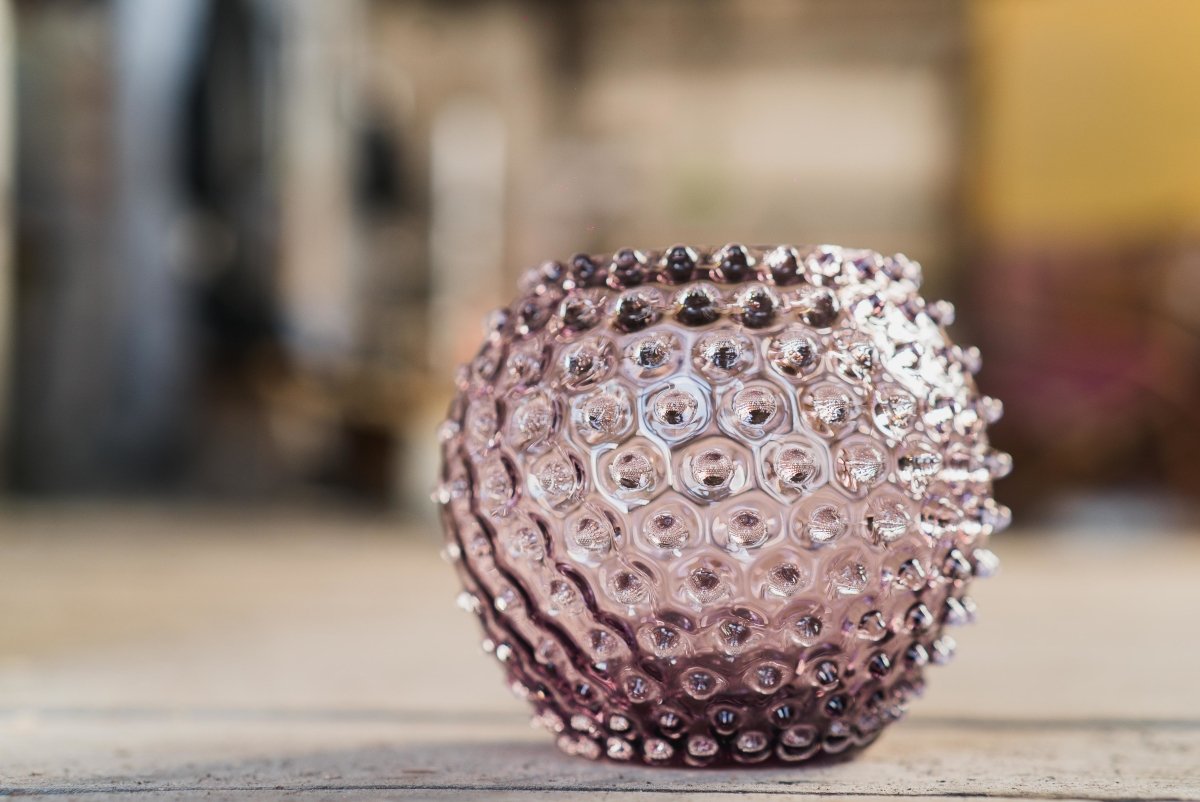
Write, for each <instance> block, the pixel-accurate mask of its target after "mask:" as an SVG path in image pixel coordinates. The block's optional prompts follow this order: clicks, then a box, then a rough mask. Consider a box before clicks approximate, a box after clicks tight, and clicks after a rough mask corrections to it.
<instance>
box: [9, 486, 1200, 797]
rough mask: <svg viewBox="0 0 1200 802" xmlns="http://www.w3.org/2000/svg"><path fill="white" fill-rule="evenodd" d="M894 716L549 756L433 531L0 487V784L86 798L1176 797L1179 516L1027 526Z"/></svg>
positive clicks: (1188, 622)
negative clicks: (664, 751)
mask: <svg viewBox="0 0 1200 802" xmlns="http://www.w3.org/2000/svg"><path fill="white" fill-rule="evenodd" d="M996 548H997V551H998V552H999V553H1000V555H1001V557H1002V559H1003V560H1004V562H1005V565H1004V570H1003V572H1002V573H1001V574H1000V576H998V577H997V578H995V579H993V580H990V581H989V582H987V583H980V584H979V585H978V586H977V587H976V588H975V593H974V595H975V596H976V598H977V600H978V601H979V607H980V611H981V620H980V623H979V624H978V625H977V626H975V627H970V628H966V629H962V630H958V631H956V632H955V636H956V638H957V639H958V641H959V646H960V649H959V657H958V659H957V660H956V662H955V663H954V664H953V665H952V666H950V667H948V668H945V669H934V670H933V671H932V672H931V675H930V686H929V692H928V694H927V697H926V698H925V699H922V700H919V701H918V702H917V703H915V704H914V706H913V714H912V717H911V719H910V720H909V721H906V722H903V723H901V724H900V725H897V726H896V727H894V728H892V730H891V731H889V732H888V733H887V734H885V736H884V737H883V738H882V739H881V740H880V742H879V743H877V744H876V745H875V746H873V747H872V748H871V749H870V750H868V751H867V752H866V753H865V754H864V755H863V756H861V757H860V758H859V759H857V760H855V761H854V762H851V763H847V764H841V765H828V766H818V767H811V768H796V769H785V770H774V769H772V770H762V769H754V770H743V771H735V772H726V771H698V772H687V771H683V772H673V771H666V770H650V769H640V768H636V767H628V766H614V765H612V764H590V763H587V762H585V761H582V760H579V759H568V758H565V757H562V756H560V755H559V754H558V753H557V752H556V751H555V749H554V748H553V746H552V745H551V744H550V739H549V738H548V737H547V736H546V735H545V734H543V733H539V732H533V731H531V730H529V728H528V727H527V725H526V724H525V723H524V715H523V708H522V706H521V705H520V704H518V703H517V702H515V701H514V700H512V699H511V698H510V697H509V696H508V695H507V693H506V692H505V691H504V690H503V688H502V684H501V682H500V678H499V672H498V670H497V666H496V664H495V662H494V660H492V659H490V658H485V657H484V656H483V655H481V654H480V652H479V649H478V645H477V641H478V637H479V635H478V631H477V628H476V625H475V623H474V621H473V620H472V619H471V618H470V617H469V616H467V615H465V614H462V613H460V612H458V611H457V610H456V609H455V608H454V607H453V604H452V599H453V596H454V594H455V592H456V588H455V584H454V580H453V577H452V575H451V572H450V571H449V569H448V568H447V567H446V566H444V565H442V564H441V563H440V561H439V560H438V559H437V557H436V539H435V538H434V537H433V536H432V533H430V532H428V531H426V532H420V531H413V530H412V529H411V528H407V529H406V528H404V527H401V526H399V525H397V524H396V523H395V522H392V521H387V520H382V519H373V520H362V519H358V520H353V519H345V518H338V517H332V518H327V517H319V516H317V517H308V518H304V517H300V516H296V515H265V516H264V515H254V516H248V515H245V514H242V513H240V512H237V511H232V512H228V513H213V512H211V511H206V512H200V513H192V514H188V513H187V512H186V511H179V510H174V509H166V510H155V509H149V510H111V509H104V508H82V509H75V510H72V509H37V508H34V509H32V510H26V511H24V512H22V511H20V510H18V511H11V510H10V511H7V512H4V513H0V554H3V555H4V566H5V582H3V583H0V609H2V610H5V611H9V610H15V611H17V614H15V615H5V616H0V786H2V787H4V788H6V789H7V792H8V793H20V794H38V795H43V796H46V795H52V796H64V795H65V796H74V795H81V796H83V797H85V798H88V799H97V798H105V797H108V796H112V797H114V798H127V797H128V795H130V794H136V793H150V794H151V795H160V796H162V795H167V796H170V797H172V798H177V797H178V798H186V797H187V796H196V797H200V796H204V795H209V794H211V795H216V796H218V797H220V798H238V797H246V798H255V799H274V798H282V797H284V796H289V795H294V794H303V795H304V798H330V799H358V798H364V799H367V798H441V797H446V796H457V795H462V796H464V797H466V798H480V799H505V798H512V799H517V798H529V797H539V796H540V797H542V798H553V799H562V798H587V799H598V798H604V797H605V796H606V795H609V794H615V795H617V796H618V797H620V798H628V796H629V795H630V794H632V793H634V792H636V793H637V798H639V799H644V798H655V797H656V796H657V797H661V798H679V796H680V795H684V796H689V795H690V796H695V795H699V794H705V795H710V796H712V797H713V798H723V797H728V798H734V797H736V798H738V799H745V798H747V796H749V797H751V798H753V797H754V796H762V797H764V798H771V797H774V796H778V795H802V796H812V797H827V796H853V797H858V796H867V797H869V796H878V795H902V796H906V797H913V798H924V797H930V798H938V797H945V796H966V797H975V796H979V797H989V798H1037V799H1058V798H1083V799H1115V798H1132V797H1140V798H1152V799H1163V800H1167V799H1200V778H1198V777H1197V767H1198V766H1200V693H1197V691H1196V685H1195V683H1196V671H1195V666H1196V665H1200V639H1197V638H1196V637H1195V634H1196V632H1197V628H1196V622H1195V610H1196V609H1197V602H1200V585H1198V584H1197V583H1196V582H1195V580H1194V577H1195V576H1197V574H1198V573H1200V539H1198V538H1196V537H1194V536H1192V537H1186V538H1184V537H1178V536H1175V537H1172V536H1167V535H1165V534H1164V535H1162V536H1157V537H1132V536H1131V537H1127V538H1121V539H1102V538H1096V537H1079V536H1077V537H1063V536H1053V537H1051V536H1049V535H1039V536H1033V535H1031V534H1026V535H1025V536H1024V537H1021V536H1013V537H1009V538H1003V539H1001V540H1000V542H999V543H997V544H996Z"/></svg>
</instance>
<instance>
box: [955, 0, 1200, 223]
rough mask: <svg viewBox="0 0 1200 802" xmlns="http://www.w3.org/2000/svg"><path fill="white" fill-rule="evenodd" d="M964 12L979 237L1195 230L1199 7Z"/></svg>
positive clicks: (1040, 6) (1120, 3)
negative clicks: (969, 44)
mask: <svg viewBox="0 0 1200 802" xmlns="http://www.w3.org/2000/svg"><path fill="white" fill-rule="evenodd" d="M971 14H972V16H971V25H970V28H971V31H972V36H973V37H974V40H975V41H974V42H973V44H974V46H975V48H976V50H975V54H976V60H975V64H976V70H975V75H974V81H975V85H974V86H973V87H972V90H973V91H972V92H971V96H972V98H973V102H974V103H976V104H978V105H977V108H976V109H975V110H974V111H975V112H976V113H975V114H973V115H972V117H973V123H972V126H973V129H974V130H973V131H972V136H971V140H972V142H971V143H970V147H972V148H973V149H974V150H975V152H974V154H973V156H974V158H973V159H971V160H970V161H973V163H974V164H975V165H976V167H975V172H974V175H973V176H972V193H971V195H972V200H973V204H974V206H975V210H974V212H975V213H974V217H975V219H976V220H977V221H978V224H979V226H980V232H979V233H980V234H982V235H983V236H984V237H985V238H986V239H988V240H990V241H993V242H996V241H1008V242H1014V241H1015V242H1017V243H1020V242H1045V241H1051V242H1055V241H1059V242H1060V244H1061V241H1062V240H1068V241H1079V240H1083V241H1087V242H1092V243H1095V242H1106V241H1121V240H1124V241H1129V240H1130V239H1142V238H1161V237H1171V236H1180V235H1183V236H1186V235H1188V234H1195V233H1196V232H1198V231H1200V95H1198V93H1197V79H1198V78H1200V2H1197V1H1196V0H1139V1H1138V2H1129V0H980V1H979V2H976V3H974V4H973V7H972V12H971Z"/></svg>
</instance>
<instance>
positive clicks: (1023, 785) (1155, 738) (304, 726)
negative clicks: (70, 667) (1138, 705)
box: [0, 711, 1200, 800]
mask: <svg viewBox="0 0 1200 802" xmlns="http://www.w3.org/2000/svg"><path fill="white" fill-rule="evenodd" d="M0 740H2V741H3V742H5V743H7V744H9V745H10V746H12V747H15V749H12V750H11V751H10V750H9V749H6V752H9V755H8V758H7V760H6V762H8V763H9V766H10V768H9V770H8V771H7V772H5V776H6V777H7V779H6V780H5V781H4V783H3V785H4V786H6V791H7V792H8V793H20V794H32V795H45V796H58V795H75V794H79V795H86V796H87V798H93V797H95V796H112V797H114V798H117V797H121V798H126V799H128V798H129V797H130V796H131V795H132V796H137V795H141V794H162V795H170V796H171V797H172V798H174V797H176V796H177V795H179V794H182V793H185V792H187V793H195V794H200V793H208V794H219V795H221V796H224V795H226V794H232V793H237V794H242V795H246V796H248V797H251V798H254V799H276V798H283V797H285V796H290V795H293V794H298V793H303V794H305V795H309V794H311V795H318V796H326V797H329V798H338V799H343V798H357V797H368V796H372V795H375V796H387V797H389V798H423V797H428V796H430V795H431V794H433V793H435V792H436V793H439V794H447V795H449V794H454V795H457V796H456V798H464V799H496V798H498V795H499V794H505V793H506V794H509V795H511V798H522V797H521V796H520V795H521V794H522V793H529V794H534V793H536V794H543V795H550V796H552V798H554V799H576V798H577V799H596V798H604V797H605V796H606V795H608V794H610V793H621V794H626V795H628V794H632V793H636V794H637V798H638V799H654V798H663V799H666V798H672V799H678V798H680V796H684V797H690V798H695V797H700V796H702V795H703V796H705V797H707V796H708V795H714V796H716V797H718V798H719V797H720V796H721V795H730V794H734V795H738V798H739V799H747V798H750V799H753V798H764V799H765V798H778V797H779V796H799V797H814V798H815V797H828V796H838V797H847V798H857V797H874V796H882V795H887V796H902V797H918V798H920V797H929V798H945V797H964V796H965V797H975V796H978V797H997V796H998V797H1004V798H1018V799H1064V798H1072V799H1097V800H1099V799H1129V798H1138V799H1156V800H1182V799H1187V800H1195V799H1200V722H1197V721H1191V722H1181V721H1176V722H1162V721H1142V722H1126V721H1121V722H1113V721H1079V720H1075V721H1046V720H1011V719H1010V720H989V719H977V720H962V719H944V718H925V719H914V720H913V721H910V722H902V723H900V724H898V725H897V726H896V727H895V728H893V730H892V731H891V732H889V733H887V734H886V735H885V736H884V737H883V738H881V739H880V741H879V742H878V743H877V744H875V745H874V746H873V747H872V748H871V749H870V750H868V751H867V752H865V753H864V754H863V755H861V756H860V757H858V758H856V759H855V760H852V761H850V762H845V763H838V764H832V765H818V766H812V767H796V768H783V769H761V768H753V769H743V770H736V771H730V770H692V771H689V770H670V769H652V768H645V767H639V766H624V765H617V764H611V763H591V762H588V761H585V760H582V759H579V758H569V757H566V756H563V755H560V754H559V753H557V751H556V750H555V749H554V747H553V746H552V745H551V743H550V740H549V739H548V738H547V737H546V736H545V734H543V733H539V732H534V731H531V730H530V729H529V728H528V727H526V726H525V725H524V722H523V720H521V719H518V718H516V717H515V716H512V715H508V714H499V715H496V714H494V715H490V716H483V717H481V718H480V719H478V720H470V719H467V718H463V717H457V718H455V717H450V718H449V720H447V718H446V717H444V716H432V717H431V716H429V715H406V714H397V715H396V716H395V718H394V719H391V720H388V719H387V717H383V716H378V715H376V716H371V715H362V714H354V713H352V712H347V711H342V712H341V713H337V712H336V711H327V712H326V713H325V714H319V713H311V714H305V713H299V712H297V713H292V714H283V715H281V714H279V713H278V712H276V713H271V712H269V711H267V712H260V713H258V714H254V713H252V712H249V711H243V712H242V713H241V714H236V713H230V712H225V713H218V714H207V713H205V712H203V711H199V712H194V713H180V714H171V713H170V712H166V711H142V712H141V713H140V714H135V713H131V712H128V711H127V712H124V713H122V712H117V713H114V714H111V715H86V714H81V713H79V712H66V713H61V714H57V715H49V714H43V715H40V716H38V715H33V716H31V715H29V714H25V715H24V716H22V715H19V714H14V713H10V714H8V715H6V716H5V717H4V718H3V720H2V721H0Z"/></svg>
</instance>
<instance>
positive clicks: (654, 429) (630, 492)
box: [437, 245, 1011, 765]
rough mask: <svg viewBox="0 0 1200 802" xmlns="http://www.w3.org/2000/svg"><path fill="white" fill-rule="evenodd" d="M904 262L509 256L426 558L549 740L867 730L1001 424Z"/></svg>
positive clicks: (965, 541) (938, 582)
mask: <svg viewBox="0 0 1200 802" xmlns="http://www.w3.org/2000/svg"><path fill="white" fill-rule="evenodd" d="M919 283H920V268H919V266H918V265H917V264H916V263H914V262H912V261H910V260H908V259H906V258H904V257H903V256H893V257H885V256H881V255H880V254H877V253H874V252H871V251H862V250H849V249H842V248H837V247H830V246H821V247H811V248H793V247H790V246H779V247H774V248H746V247H742V246H739V245H728V246H726V247H724V248H722V249H719V250H717V251H715V252H711V253H709V252H704V251H696V250H693V249H691V248H687V247H683V246H676V247H674V248H670V249H668V250H666V251H663V252H649V253H641V252H638V251H634V250H622V251H619V252H618V253H616V254H614V255H612V256H611V257H607V256H606V257H602V258H599V257H592V256H585V255H579V256H576V257H575V258H574V259H572V260H571V262H570V263H569V264H568V265H562V264H560V263H557V262H554V263H548V264H546V265H544V266H542V267H541V268H538V269H536V270H533V271H530V273H529V274H528V275H527V276H526V277H525V280H524V282H523V285H522V287H523V292H522V295H521V297H520V298H519V299H518V300H517V301H516V302H515V303H514V304H513V305H512V307H511V308H509V309H507V310H503V311H501V312H499V313H497V314H496V315H495V316H494V317H493V318H492V320H491V321H490V323H489V328H488V332H487V337H486V340H485V342H484V343H483V346H482V348H481V350H480V351H479V354H478V356H477V357H476V358H475V359H474V360H473V361H472V362H471V363H470V365H468V366H466V367H464V368H463V369H462V371H461V372H460V374H459V376H458V395H457V397H456V399H455V400H454V403H453V405H452V407H451V410H450V414H449V418H448V420H447V421H446V423H445V424H444V426H443V428H442V431H441V441H442V450H443V467H442V476H441V484H440V486H439V489H438V493H437V495H438V500H439V502H440V503H441V505H442V512H443V520H444V525H445V532H446V536H447V550H446V553H447V555H448V556H449V558H450V559H451V560H452V561H453V562H454V563H455V565H456V566H457V569H458V572H459V574H460V576H461V579H462V582H463V585H464V587H465V590H464V591H463V593H462V595H461V596H460V600H459V601H460V604H461V605H462V606H463V607H464V608H466V609H468V610H470V611H472V612H474V613H476V614H477V615H478V616H479V618H480V619H481V621H482V623H483V628H484V632H485V639H484V649H485V650H486V651H488V652H490V653H491V654H493V655H494V656H495V658H496V659H497V660H499V661H500V662H501V663H502V664H503V665H504V667H505V669H506V672H507V675H508V678H509V681H510V686H511V688H512V690H513V691H514V692H515V693H517V694H518V695H519V696H520V697H522V698H523V699H526V700H527V701H528V702H529V704H530V705H531V706H532V707H533V709H534V711H535V713H534V720H535V721H536V722H537V723H540V724H542V725H544V726H545V727H546V728H547V729H549V730H550V731H552V732H554V733H556V734H557V742H558V745H559V746H560V747H561V748H562V749H563V750H565V751H567V752H569V753H571V754H576V755H582V756H585V757H589V758H599V757H602V756H607V757H608V758H611V759H614V760H636V761H644V762H647V763H650V764H655V765H671V764H674V765H679V764H685V765H716V764H723V763H729V762H736V763H760V762H773V761H799V760H806V759H810V758H813V757H814V756H818V755H822V754H839V753H849V752H851V751H853V750H856V749H858V748H861V747H863V746H865V745H866V744H868V743H870V742H871V741H872V740H874V739H875V738H876V737H877V736H878V735H879V733H880V731H881V730H882V728H883V727H884V726H885V725H886V724H888V723H889V722H891V721H894V720H896V719H898V718H899V717H900V716H901V715H902V714H903V713H904V711H905V708H906V706H907V705H908V703H909V701H910V700H911V699H912V698H913V697H914V696H915V695H917V694H919V693H920V692H921V689H922V686H923V682H924V680H923V670H924V668H925V666H926V664H927V663H929V662H933V663H943V662H946V661H947V660H949V659H950V657H951V656H952V654H953V652H954V641H953V639H952V638H951V637H950V636H949V635H947V634H945V633H944V632H943V629H944V627H947V626H951V625H956V624H961V623H965V622H967V621H970V620H971V619H972V618H973V616H974V613H975V606H974V604H973V603H972V601H971V599H970V598H969V597H968V596H967V595H966V590H967V585H968V583H969V581H970V580H971V578H972V577H974V576H986V575H988V574H990V573H991V572H993V571H994V570H995V569H996V566H997V561H996V558H995V556H994V555H993V554H992V553H991V552H990V551H988V550H987V548H986V544H987V539H988V537H989V535H990V534H992V533H993V532H996V531H998V530H1000V529H1002V528H1003V527H1004V526H1006V525H1007V523H1008V520H1009V512H1008V510H1007V509H1006V508H1005V507H1003V506H1002V505H999V504H997V503H995V502H994V501H993V499H992V480H993V479H995V478H998V477H1000V476H1003V475H1005V474H1006V473H1007V472H1008V470H1009V468H1010V464H1011V463H1010V460H1009V458H1008V456H1007V455H1006V454H1003V453H1001V452H998V451H996V450H994V449H992V448H990V447H989V445H988V439H987V435H986V433H985V429H986V427H987V425H988V423H990V422H993V421H995V420H996V419H997V418H998V417H999V416H1000V413H1001V405H1000V403H999V402H998V401H996V400H995V399H992V398H989V397H987V396H982V395H980V394H979V393H978V391H977V390H976V387H975V383H974V381H973V379H972V374H974V373H975V372H976V371H977V370H978V367H979V356H978V352H977V351H976V350H975V349H973V348H960V347H958V346H956V345H953V344H952V343H951V342H950V340H949V339H948V337H947V336H946V332H945V328H944V327H945V326H947V325H949V324H950V323H951V322H952V316H953V308H952V307H951V306H950V305H949V304H947V303H945V302H939V303H926V302H925V301H924V300H923V299H922V298H921V297H920V296H919V295H918V292H917V291H918V286H919Z"/></svg>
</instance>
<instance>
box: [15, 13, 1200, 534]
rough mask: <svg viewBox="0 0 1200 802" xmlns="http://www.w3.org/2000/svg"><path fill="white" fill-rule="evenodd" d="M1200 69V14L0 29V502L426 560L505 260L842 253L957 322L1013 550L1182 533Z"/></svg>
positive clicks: (1198, 247) (339, 16)
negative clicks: (309, 516)
mask: <svg viewBox="0 0 1200 802" xmlns="http://www.w3.org/2000/svg"><path fill="white" fill-rule="evenodd" d="M1197 41H1200V4H1196V3H1194V2H1191V0H1143V2H1141V3H1138V4H1137V7H1136V11H1135V10H1133V8H1132V7H1131V6H1130V5H1129V4H1128V3H1126V2H1124V0H972V1H971V2H949V1H944V0H908V2H904V3H896V2H892V1H891V0H842V1H841V2H819V1H817V0H809V1H808V2H801V1H800V0H754V1H753V2H751V0H704V1H703V2H695V0H656V1H655V2H651V3H645V2H633V0H606V1H605V2H599V1H596V2H553V1H552V0H510V2H483V0H477V1H475V2H470V1H468V0H456V1H455V2H444V1H443V2H433V1H432V0H429V1H428V2H417V1H415V0H414V1H412V2H403V1H401V0H339V2H336V3H334V2H324V1H323V0H211V1H209V0H107V1H105V0H26V1H24V2H21V1H16V2H9V3H4V4H3V11H2V13H0V53H2V54H3V66H2V69H3V75H2V77H0V153H2V154H3V158H0V184H2V185H3V188H4V192H3V198H4V207H3V209H2V210H0V212H2V214H0V243H2V252H3V254H4V256H3V268H2V269H0V280H2V281H0V455H2V457H3V459H2V461H0V465H2V468H0V487H2V488H3V490H2V492H0V499H2V498H7V499H8V500H9V501H27V500H35V501H45V502H53V503H57V502H61V501H73V500H79V499H86V500H93V501H94V500H97V499H100V500H104V501H105V502H106V503H107V502H108V501H115V502H121V501H137V502H143V501H146V500H148V499H149V500H163V501H165V502H175V501H182V502H186V503H187V504H200V505H203V504H208V503H210V502H211V503H213V504H216V505H223V504H224V505H237V506H238V507H239V508H241V507H245V506H247V505H251V506H253V505H263V506H264V507H269V508H278V507H279V506H281V505H282V506H285V507H288V508H300V509H312V508H322V509H326V508H327V509H331V510H337V511H345V510H358V511H362V512H365V513H370V514H375V513H382V514H384V515H386V516H388V517H392V516H394V517H396V518H399V519H402V520H405V521H409V522H415V523H416V524H418V525H416V526H412V527H407V528H405V529H404V531H420V532H425V533H427V534H428V536H429V537H430V538H434V537H436V536H437V535H436V531H435V527H433V526H431V525H424V524H425V523H427V522H431V521H432V520H433V516H432V512H433V509H432V505H431V504H430V503H429V501H428V496H429V492H430V489H431V486H432V477H433V475H434V470H435V464H436V457H435V449H434V437H433V432H434V429H435V426H436V424H437V422H438V421H439V419H440V417H441V415H442V413H443V411H444V408H445V404H446V402H447V400H448V397H449V391H450V386H451V382H450V377H451V374H452V370H453V367H454V366H455V365H456V364H458V363H459V362H462V361H464V360H465V359H466V358H467V357H468V356H469V354H470V353H471V352H472V350H473V349H474V347H475V345H476V344H477V342H478V338H479V336H480V324H479V321H480V320H481V318H482V316H483V314H484V313H485V312H486V311H487V310H489V309H491V308H492V307H494V306H496V305H498V304H500V303H502V302H505V301H506V300H507V299H508V296H509V294H510V291H511V288H512V286H513V284H514V281H515V278H516V276H517V275H518V274H519V273H520V271H521V270H522V269H523V268H525V267H527V266H529V265H531V264H535V263H537V262H539V261H541V260H543V259H545V258H551V257H555V258H565V257H567V256H569V255H570V254H571V253H573V252H575V251H578V250H586V249H594V250H611V249H615V248H617V247H620V246H625V245H633V246H640V247H662V246H667V245H670V244H672V243H674V242H677V241H686V242H691V243H694V244H721V243H724V242H727V241H730V240H738V241H744V242H754V243H760V242H762V243H765V242H778V241H785V242H836V243H840V244H845V245H854V246H866V247H871V248H875V249H879V250H883V251H889V252H891V251H903V252H905V253H907V254H909V255H910V256H912V257H913V258H916V259H918V260H920V261H921V262H922V263H923V265H924V266H925V269H926V276H927V279H926V289H927V294H928V295H929V296H931V297H944V298H948V299H950V300H951V301H953V302H955V303H956V304H957V305H958V307H959V320H960V321H961V323H959V324H957V325H956V327H955V329H954V333H955V336H956V338H957V339H958V340H959V341H960V342H964V343H969V344H977V345H979V346H980V347H981V348H982V350H983V354H984V370H983V373H982V374H981V385H982V387H983V389H984V391H985V392H987V393H990V394H992V395H996V396H999V397H1000V398H1002V399H1004V401H1005V403H1006V407H1007V414H1006V416H1005V418H1004V420H1003V422H1002V423H1001V424H1000V425H999V426H997V427H996V428H995V429H994V436H993V439H994V442H995V443H996V444H997V445H998V446H1000V447H1001V448H1004V449H1006V450H1008V451H1011V452H1012V453H1013V455H1014V458H1015V463H1016V465H1017V470H1016V472H1015V473H1014V474H1013V476H1012V477H1011V478H1010V479H1007V480H1005V481H1004V482H1003V483H1002V485H1001V487H1000V492H999V496H1000V498H1001V499H1002V500H1004V501H1005V502H1006V503H1008V504H1009V505H1011V506H1012V507H1013V508H1014V510H1015V512H1016V518H1017V521H1018V522H1019V523H1021V524H1025V525H1030V524H1039V523H1060V522H1064V521H1065V522H1076V523H1083V524H1087V525H1093V526H1101V527H1105V528H1108V529H1113V530H1120V531H1126V530H1128V531H1132V530H1135V529H1137V528H1138V527H1150V526H1176V525H1190V524H1191V523H1192V522H1195V521H1196V516H1197V513H1196V506H1197V499H1198V498H1200V457H1198V456H1197V455H1200V406H1198V405H1197V403H1196V399H1197V398H1198V397H1200V151H1198V147H1200V103H1197V96H1198V91H1200V48H1197V47H1196V46H1195V42H1197ZM1018 528H1019V527H1018Z"/></svg>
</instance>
